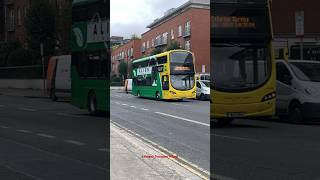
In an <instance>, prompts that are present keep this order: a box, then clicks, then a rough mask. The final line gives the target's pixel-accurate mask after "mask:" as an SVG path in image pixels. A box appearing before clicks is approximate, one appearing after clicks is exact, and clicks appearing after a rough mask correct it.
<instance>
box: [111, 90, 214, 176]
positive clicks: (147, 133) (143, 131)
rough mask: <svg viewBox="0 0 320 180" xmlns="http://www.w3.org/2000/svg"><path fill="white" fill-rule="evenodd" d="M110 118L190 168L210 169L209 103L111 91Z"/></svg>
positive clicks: (206, 170) (204, 172)
mask: <svg viewBox="0 0 320 180" xmlns="http://www.w3.org/2000/svg"><path fill="white" fill-rule="evenodd" d="M110 113H111V119H112V121H114V122H115V123H117V124H119V125H121V126H122V127H124V128H126V129H129V130H130V131H132V132H134V133H136V134H139V135H140V136H142V137H147V139H148V141H151V142H152V143H154V144H157V147H158V148H159V149H163V150H165V151H168V152H171V153H174V154H176V155H177V156H178V157H179V159H180V160H182V161H183V162H184V163H185V164H187V166H189V167H191V169H195V170H197V172H200V173H202V174H207V175H208V174H209V173H208V172H209V170H210V127H209V126H210V120H209V102H208V101H199V100H184V101H156V100H153V99H145V98H138V97H135V96H133V95H131V94H126V93H124V92H123V91H121V90H111V111H110Z"/></svg>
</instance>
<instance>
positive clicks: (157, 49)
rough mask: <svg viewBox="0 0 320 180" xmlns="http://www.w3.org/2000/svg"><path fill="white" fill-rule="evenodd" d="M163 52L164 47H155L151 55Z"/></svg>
mask: <svg viewBox="0 0 320 180" xmlns="http://www.w3.org/2000/svg"><path fill="white" fill-rule="evenodd" d="M162 52H163V50H162V48H160V47H156V48H154V49H153V50H152V52H151V55H156V54H160V53H162Z"/></svg>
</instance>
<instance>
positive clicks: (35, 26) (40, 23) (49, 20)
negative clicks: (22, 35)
mask: <svg viewBox="0 0 320 180" xmlns="http://www.w3.org/2000/svg"><path fill="white" fill-rule="evenodd" d="M55 22H56V21H55V11H54V9H53V8H52V6H51V5H50V3H49V1H48V0H34V1H33V3H32V4H31V7H30V8H29V10H28V12H27V15H26V18H25V22H24V23H25V28H26V34H27V37H28V39H27V40H28V45H29V47H30V48H31V49H32V50H33V52H34V53H35V55H36V56H39V55H40V44H41V43H43V45H44V54H45V55H46V56H50V55H52V54H53V53H54V49H55V44H56V33H55V27H56V26H55V25H56V23H55Z"/></svg>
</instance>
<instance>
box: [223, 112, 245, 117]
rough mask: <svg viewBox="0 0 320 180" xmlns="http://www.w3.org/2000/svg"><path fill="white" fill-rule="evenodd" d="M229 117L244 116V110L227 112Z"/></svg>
mask: <svg viewBox="0 0 320 180" xmlns="http://www.w3.org/2000/svg"><path fill="white" fill-rule="evenodd" d="M226 115H227V117H244V113H242V112H228V113H226Z"/></svg>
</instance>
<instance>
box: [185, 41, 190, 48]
mask: <svg viewBox="0 0 320 180" xmlns="http://www.w3.org/2000/svg"><path fill="white" fill-rule="evenodd" d="M184 48H185V49H186V50H191V42H190V40H188V41H186V42H185V44H184Z"/></svg>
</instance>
